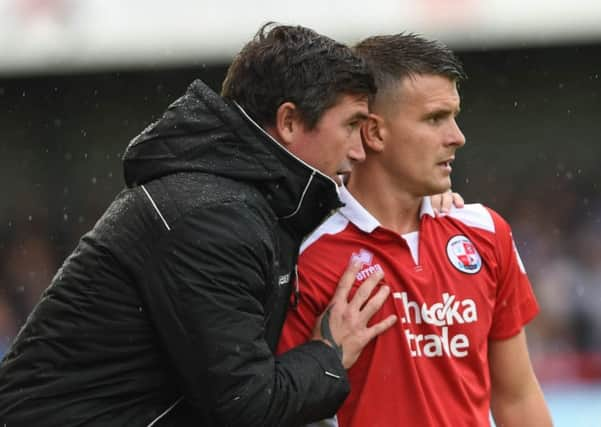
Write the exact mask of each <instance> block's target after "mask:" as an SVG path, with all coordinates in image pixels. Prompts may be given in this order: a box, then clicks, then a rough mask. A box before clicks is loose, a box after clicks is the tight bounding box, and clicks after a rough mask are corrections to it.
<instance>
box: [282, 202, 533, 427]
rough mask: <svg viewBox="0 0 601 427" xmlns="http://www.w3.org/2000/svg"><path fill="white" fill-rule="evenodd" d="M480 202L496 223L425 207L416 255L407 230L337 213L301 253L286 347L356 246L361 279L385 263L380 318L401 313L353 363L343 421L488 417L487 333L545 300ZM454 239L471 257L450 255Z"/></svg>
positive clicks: (319, 306) (511, 327) (307, 328)
mask: <svg viewBox="0 0 601 427" xmlns="http://www.w3.org/2000/svg"><path fill="white" fill-rule="evenodd" d="M477 206H479V209H477V210H476V216H478V215H480V216H487V218H484V220H483V221H484V222H486V221H488V222H489V223H490V226H492V225H493V224H494V229H492V228H493V227H489V229H485V228H486V227H484V228H482V227H479V226H473V221H472V222H471V223H470V221H465V219H464V218H463V216H462V215H458V216H457V215H455V216H454V215H450V216H446V217H439V218H433V217H432V216H430V215H423V216H422V219H421V223H420V230H419V263H418V264H417V265H416V264H415V262H414V260H413V258H412V256H411V253H410V250H409V247H408V245H407V243H406V241H405V239H404V238H402V237H401V236H398V235H397V234H395V233H393V232H391V231H389V230H386V229H383V228H381V227H376V228H375V229H374V230H373V231H372V232H371V233H367V232H365V231H361V230H360V229H359V228H357V227H356V226H355V225H354V224H353V223H352V222H348V224H347V225H346V227H345V228H344V229H341V227H340V223H341V214H340V213H337V214H336V215H334V216H333V217H331V218H330V219H329V220H328V221H331V222H332V223H337V224H338V228H339V229H337V230H334V231H333V232H334V234H328V233H330V232H331V231H328V223H326V224H324V225H323V226H322V227H320V229H318V232H319V234H321V236H320V237H319V238H318V239H317V240H316V241H315V242H314V243H312V244H311V245H310V246H309V247H308V248H307V249H306V250H305V251H304V252H303V253H302V254H301V256H300V258H299V286H300V293H301V294H300V295H301V296H300V302H299V305H298V307H297V308H296V309H291V310H290V311H289V313H288V317H287V320H286V323H285V325H284V330H283V333H282V338H281V341H280V344H279V348H278V351H279V352H284V351H285V350H287V349H289V348H291V347H293V346H295V345H298V344H300V343H303V342H305V341H306V340H307V338H308V337H309V336H310V333H311V330H312V329H313V325H314V324H315V319H316V317H317V316H319V315H320V314H321V313H322V312H323V311H324V309H325V308H326V305H327V304H328V303H329V301H330V299H331V297H332V295H333V293H334V290H335V288H336V285H337V283H338V280H339V278H340V276H341V274H342V272H343V271H344V270H345V268H346V266H347V265H348V263H349V259H350V258H351V257H352V256H353V255H355V256H360V257H362V259H364V260H365V261H366V263H365V264H364V267H363V269H362V270H361V272H360V273H359V274H358V275H357V277H358V279H357V280H356V282H355V285H354V286H355V289H356V287H357V286H358V285H359V284H360V283H361V282H362V281H363V280H365V278H366V277H368V276H369V275H370V274H371V273H373V271H375V270H376V269H378V268H382V269H383V270H384V273H385V277H384V280H383V282H385V283H387V284H388V285H390V286H391V288H392V292H393V295H391V296H390V297H389V299H388V300H387V301H386V303H385V305H384V307H383V309H382V310H381V311H380V312H379V313H378V314H376V316H375V317H374V319H373V321H379V320H381V319H383V318H385V317H386V316H388V315H389V314H392V313H395V314H397V315H398V318H399V321H398V322H397V324H396V325H395V326H393V327H392V328H391V329H390V330H388V331H386V332H385V333H384V334H383V335H381V336H380V337H378V338H376V339H375V340H374V341H373V342H372V343H370V344H369V345H368V346H367V347H366V348H365V350H364V351H363V353H362V354H361V357H360V358H359V360H358V361H357V363H356V364H355V365H354V366H353V367H352V368H351V369H350V370H349V377H350V381H351V394H350V396H349V397H348V398H347V400H346V401H345V403H344V405H343V406H342V408H341V409H340V410H339V412H338V422H339V425H340V426H342V427H365V426H370V427H378V426H390V427H393V426H394V427H398V426H400V425H407V426H437V427H441V426H453V427H456V426H486V425H489V407H490V379H489V374H488V361H487V350H488V340H489V339H505V338H509V337H511V336H514V335H516V334H517V333H519V332H520V330H521V328H522V327H523V326H524V325H525V324H526V323H527V322H528V321H530V320H531V319H532V318H533V317H534V316H535V315H536V313H537V312H538V305H537V302H536V299H535V297H534V294H533V292H532V290H531V286H530V282H529V280H528V278H527V276H526V274H525V272H523V270H521V268H520V261H518V255H517V251H516V250H515V246H514V244H513V240H512V237H511V230H510V227H509V225H508V224H507V223H506V222H505V221H504V220H503V219H502V218H501V217H500V216H499V215H498V214H496V213H495V212H493V211H490V210H488V209H484V208H482V206H480V205H477ZM466 209H468V210H469V209H470V208H469V207H467V208H466ZM336 216H337V217H336ZM468 223H469V224H470V225H468ZM342 224H344V218H342ZM324 230H325V233H324ZM458 236H459V237H458ZM461 236H463V237H461ZM465 238H467V240H466V239H465ZM454 242H455V243H454ZM453 243H454V244H453ZM449 246H451V247H452V248H451V249H449V250H450V251H451V252H453V251H455V252H453V253H455V254H456V255H455V256H456V259H457V260H459V261H460V262H463V263H464V264H463V265H465V267H463V266H462V264H458V265H459V267H457V266H454V265H453V264H452V262H451V258H452V257H453V256H451V255H448V247H449ZM478 256H479V257H480V260H481V263H480V269H479V270H478ZM470 269H471V270H470ZM462 270H463V271H462ZM465 271H468V272H467V273H466V272H465ZM474 271H477V272H475V273H474Z"/></svg>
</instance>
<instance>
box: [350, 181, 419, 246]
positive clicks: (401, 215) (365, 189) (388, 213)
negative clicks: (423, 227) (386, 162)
mask: <svg viewBox="0 0 601 427" xmlns="http://www.w3.org/2000/svg"><path fill="white" fill-rule="evenodd" d="M355 172H356V171H353V175H352V176H351V179H350V180H349V182H348V183H347V187H348V189H349V191H350V192H351V193H352V194H353V196H354V197H355V199H357V201H358V202H359V203H360V204H361V206H363V207H364V208H365V209H367V210H368V211H369V213H371V214H372V215H373V216H374V217H375V218H376V219H377V220H378V222H380V224H382V226H383V227H385V228H387V229H389V230H392V231H394V232H396V233H398V234H405V233H409V232H412V231H417V230H418V229H419V212H420V207H421V203H422V200H423V197H416V196H414V195H412V194H410V192H408V191H407V190H404V189H402V188H399V187H398V186H395V185H394V184H393V183H390V182H389V180H388V179H387V178H386V176H385V175H382V174H378V173H377V172H376V173H371V172H370V173H366V174H365V175H364V176H362V175H363V174H362V173H355Z"/></svg>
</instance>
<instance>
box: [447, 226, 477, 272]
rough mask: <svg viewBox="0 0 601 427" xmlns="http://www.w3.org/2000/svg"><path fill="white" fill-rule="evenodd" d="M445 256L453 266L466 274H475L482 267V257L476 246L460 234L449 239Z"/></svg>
mask: <svg viewBox="0 0 601 427" xmlns="http://www.w3.org/2000/svg"><path fill="white" fill-rule="evenodd" d="M447 257H448V258H449V261H450V262H451V264H453V267H455V268H456V269H457V270H459V271H461V272H463V273H466V274H476V273H477V272H479V271H480V269H481V268H482V258H480V254H479V253H478V251H477V250H476V247H475V246H474V244H473V243H472V242H471V241H470V239H468V238H467V237H465V236H462V235H459V236H454V237H452V238H451V239H450V240H449V242H448V243H447Z"/></svg>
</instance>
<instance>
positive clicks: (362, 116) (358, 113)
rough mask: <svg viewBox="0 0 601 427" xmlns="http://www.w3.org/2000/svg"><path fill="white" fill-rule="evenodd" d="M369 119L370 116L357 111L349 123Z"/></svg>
mask: <svg viewBox="0 0 601 427" xmlns="http://www.w3.org/2000/svg"><path fill="white" fill-rule="evenodd" d="M368 117H369V114H367V113H364V112H362V111H357V112H356V113H355V114H353V115H352V116H351V117H349V121H352V120H357V119H360V120H367V118H368Z"/></svg>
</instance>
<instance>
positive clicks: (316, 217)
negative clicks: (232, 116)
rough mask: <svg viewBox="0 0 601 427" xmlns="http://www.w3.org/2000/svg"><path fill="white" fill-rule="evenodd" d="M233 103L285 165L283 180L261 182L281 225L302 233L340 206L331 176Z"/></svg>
mask: <svg viewBox="0 0 601 427" xmlns="http://www.w3.org/2000/svg"><path fill="white" fill-rule="evenodd" d="M234 105H235V107H236V108H237V109H238V111H239V112H240V114H241V115H242V117H243V118H244V119H245V120H246V121H247V123H249V124H250V125H251V126H252V128H253V129H254V130H255V132H257V133H258V134H259V136H260V137H261V139H262V140H263V141H264V143H265V144H266V145H267V147H268V149H269V151H270V152H271V153H272V154H273V155H274V156H275V157H276V158H277V159H278V160H279V161H280V162H281V164H282V165H283V166H284V167H285V168H286V177H285V179H284V180H282V181H281V182H279V181H277V182H276V181H274V182H271V181H268V182H266V183H265V184H264V185H263V186H262V187H263V190H264V192H265V194H266V198H267V200H268V201H269V203H270V204H271V206H272V209H273V210H274V212H275V213H276V215H277V216H278V219H279V220H280V222H281V223H282V224H283V225H285V226H286V227H288V228H290V229H291V230H292V231H294V232H295V233H298V235H299V237H302V236H305V235H306V234H308V233H309V232H311V231H312V230H313V229H315V228H316V227H317V226H318V225H319V224H320V223H321V222H322V221H323V220H324V219H325V218H326V216H327V215H328V214H329V213H330V212H332V211H333V210H334V209H336V208H338V207H340V206H342V203H341V202H340V193H339V188H338V185H337V184H336V182H335V181H334V180H333V179H332V178H330V177H329V176H327V175H325V174H324V173H322V172H321V171H319V170H318V169H316V168H314V167H313V166H311V165H309V164H308V163H306V162H305V161H303V160H302V159H301V158H299V157H298V156H296V155H294V154H293V153H291V152H290V151H289V150H287V149H286V148H284V147H283V146H282V144H280V143H279V142H278V141H277V140H276V139H275V138H273V136H271V135H270V134H269V133H268V132H267V131H265V129H263V128H262V127H261V126H259V124H258V123H256V122H255V121H254V120H253V119H252V117H250V116H249V115H248V113H247V112H246V111H245V110H244V108H242V107H241V106H240V105H239V104H237V103H234Z"/></svg>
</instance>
